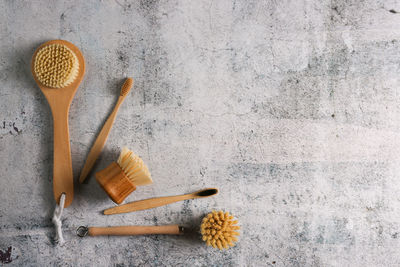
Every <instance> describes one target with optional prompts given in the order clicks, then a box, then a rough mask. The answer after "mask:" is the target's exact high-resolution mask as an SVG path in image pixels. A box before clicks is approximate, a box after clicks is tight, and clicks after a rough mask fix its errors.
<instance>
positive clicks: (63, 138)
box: [53, 107, 74, 207]
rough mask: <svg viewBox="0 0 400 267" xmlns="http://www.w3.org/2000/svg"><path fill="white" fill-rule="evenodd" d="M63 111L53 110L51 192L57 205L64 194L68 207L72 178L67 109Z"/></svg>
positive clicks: (71, 192)
mask: <svg viewBox="0 0 400 267" xmlns="http://www.w3.org/2000/svg"><path fill="white" fill-rule="evenodd" d="M65 109H66V110H67V111H64V110H62V109H59V110H57V111H56V110H54V109H53V127H54V152H53V153H54V156H53V157H54V158H53V160H54V165H53V192H54V199H55V200H56V202H57V203H59V202H60V197H61V194H62V193H65V204H64V206H65V207H68V206H69V205H70V204H71V202H72V200H73V198H74V178H73V174H72V161H71V148H70V144H69V131H68V107H65Z"/></svg>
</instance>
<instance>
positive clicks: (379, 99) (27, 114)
mask: <svg viewBox="0 0 400 267" xmlns="http://www.w3.org/2000/svg"><path fill="white" fill-rule="evenodd" d="M399 12H400V3H399V2H397V1H375V0H365V1H355V0H350V1H336V0H331V1H318V0H299V1H244V0H243V1H242V0H240V1H235V0H229V1H228V0H218V1H217V0H214V1H184V0H180V1H123V0H118V1H94V0H90V1H41V2H39V1H11V0H10V1H1V2H0V43H1V46H0V97H1V98H0V99H1V100H0V103H1V105H0V156H1V160H0V174H1V178H0V249H1V250H2V251H3V252H4V253H5V252H6V250H7V249H8V248H9V247H11V259H12V262H11V263H9V264H6V263H5V262H4V261H3V264H4V265H7V266H8V265H14V266H56V265H62V266H69V265H70V266H112V265H115V266H399V265H400V253H399V249H400V241H399V240H400V203H399V200H400V197H399V193H398V192H399V188H400V167H399V161H400V152H399V151H400V149H399V147H400V94H399V88H400V81H399V77H400V67H399V66H400V63H399V62H400V27H399V25H400V13H399ZM57 38H61V39H66V40H69V41H71V42H73V43H75V44H76V45H77V46H78V47H79V48H80V49H81V50H82V52H83V54H84V56H85V57H86V64H87V73H86V76H85V78H84V81H83V83H82V85H81V87H80V88H79V90H78V92H77V94H76V97H75V98H74V100H73V103H72V106H71V110H70V116H69V118H70V134H71V149H72V158H73V167H74V175H75V178H77V177H78V175H79V172H80V170H81V168H82V166H83V162H84V160H85V158H86V156H87V153H88V151H89V149H90V146H91V144H92V142H93V141H94V139H95V136H96V134H97V133H98V132H99V129H100V128H101V126H102V124H103V122H104V120H105V118H106V117H107V115H108V114H109V112H110V110H111V108H112V106H113V105H114V103H115V101H116V99H117V94H118V92H119V87H120V85H121V84H122V81H123V78H124V77H126V76H132V77H134V79H135V81H136V83H135V89H134V91H133V93H132V94H130V95H129V96H128V98H127V99H126V102H125V103H124V104H123V106H122V108H121V110H120V113H119V117H118V118H117V120H116V123H115V125H114V128H113V130H112V132H111V134H110V137H109V140H108V142H107V144H106V147H105V150H104V152H103V154H102V156H101V158H100V160H99V162H98V164H97V166H96V168H95V170H100V169H102V168H104V167H105V166H106V165H108V164H109V163H110V162H111V161H112V160H115V158H116V157H117V155H118V153H119V149H120V148H121V147H122V146H125V145H126V146H128V147H130V148H131V149H133V150H134V151H136V152H137V153H138V154H139V155H141V156H142V158H143V159H144V160H145V162H146V163H147V164H148V166H149V168H150V170H151V172H152V175H153V179H154V184H153V185H151V186H147V187H140V188H138V189H137V191H136V192H134V193H133V194H132V195H131V196H129V198H128V199H127V201H133V200H139V199H144V198H149V197H155V196H166V195H174V194H181V193H188V192H192V191H195V190H198V189H201V188H203V187H210V186H215V187H218V188H219V189H220V194H219V195H218V196H217V197H215V198H211V199H207V200H197V201H186V202H182V203H176V204H172V205H169V206H166V207H161V208H157V209H152V210H147V211H140V212H137V213H132V214H126V215H117V216H104V215H101V213H100V212H101V211H102V210H103V209H104V208H107V207H110V206H113V203H112V202H111V200H109V199H108V198H107V196H106V195H105V193H104V192H103V191H102V189H101V188H100V187H99V186H98V185H97V183H96V181H95V179H94V176H93V175H91V177H89V180H88V182H87V183H86V184H84V185H80V186H78V185H76V194H75V199H74V202H73V204H72V205H71V206H70V207H69V208H67V209H66V210H65V213H64V216H63V223H64V228H63V229H64V234H65V238H66V239H67V244H66V245H65V246H63V247H59V246H55V245H54V243H53V237H54V229H53V226H52V224H51V220H50V218H51V213H52V211H53V209H54V205H55V202H54V200H53V197H52V177H51V173H52V150H53V148H52V138H53V137H52V119H51V114H50V109H49V107H48V105H47V103H46V100H45V98H44V97H43V95H42V93H41V92H40V90H39V88H38V87H37V86H36V84H35V83H34V81H33V79H32V77H31V73H30V69H29V63H30V59H31V56H32V54H33V51H34V49H35V48H36V47H37V46H38V45H39V44H40V43H42V42H44V41H47V40H50V39H57ZM212 209H223V210H227V211H230V212H232V213H233V214H235V215H236V217H237V218H238V219H239V221H240V224H241V226H242V231H241V233H242V235H241V238H240V241H239V243H238V244H237V246H236V247H235V248H232V249H230V250H228V251H223V252H220V251H216V250H213V249H211V248H208V247H206V246H205V245H204V244H203V243H202V241H201V240H200V238H199V236H198V235H197V234H190V235H188V236H182V237H181V236H179V237H175V236H142V237H121V238H118V237H99V238H86V239H79V238H78V237H76V236H75V235H74V230H75V229H76V227H77V226H79V225H98V226H104V225H124V224H125V225H129V224H132V225H133V224H137V225H141V224H144V225H153V224H158V225H161V224H171V223H179V224H183V225H186V226H188V227H193V228H194V227H196V226H198V225H199V222H200V220H201V218H202V216H204V214H206V213H207V212H209V211H211V210H212ZM3 258H4V257H3ZM0 265H1V263H0Z"/></svg>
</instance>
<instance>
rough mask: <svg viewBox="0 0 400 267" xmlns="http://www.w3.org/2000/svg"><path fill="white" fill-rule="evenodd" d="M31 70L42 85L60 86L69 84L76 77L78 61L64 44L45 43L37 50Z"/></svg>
mask: <svg viewBox="0 0 400 267" xmlns="http://www.w3.org/2000/svg"><path fill="white" fill-rule="evenodd" d="M33 71H34V72H35V75H36V77H37V79H38V80H39V82H40V83H42V84H43V85H45V86H47V87H51V88H62V87H65V86H68V85H70V84H71V83H72V82H73V81H74V80H75V78H76V77H77V75H78V71H79V61H78V58H77V57H76V55H75V54H74V52H72V51H71V49H69V48H68V47H66V46H65V45H62V44H51V45H46V46H44V47H42V48H41V49H40V50H39V51H38V52H37V54H36V57H35V59H34V67H33Z"/></svg>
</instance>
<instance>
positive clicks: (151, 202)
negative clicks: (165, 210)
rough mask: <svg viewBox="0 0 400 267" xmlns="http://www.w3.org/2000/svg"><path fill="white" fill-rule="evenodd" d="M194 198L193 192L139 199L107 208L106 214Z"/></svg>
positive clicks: (148, 207)
mask: <svg viewBox="0 0 400 267" xmlns="http://www.w3.org/2000/svg"><path fill="white" fill-rule="evenodd" d="M192 198H196V196H193V195H192V194H187V195H180V196H172V197H156V198H149V199H145V200H139V201H135V202H131V203H128V204H124V205H121V206H117V207H114V208H111V209H107V210H105V211H104V214H105V215H111V214H119V213H126V212H131V211H138V210H146V209H152V208H156V207H161V206H164V205H167V204H171V203H174V202H178V201H182V200H187V199H192Z"/></svg>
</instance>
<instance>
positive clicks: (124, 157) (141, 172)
mask: <svg viewBox="0 0 400 267" xmlns="http://www.w3.org/2000/svg"><path fill="white" fill-rule="evenodd" d="M117 163H118V165H119V166H120V167H121V169H122V170H123V171H124V173H125V175H126V176H127V177H128V178H129V180H131V182H132V183H133V184H134V185H135V186H141V185H148V184H152V183H153V180H152V179H151V175H150V172H149V170H148V169H147V166H146V164H144V162H143V160H142V159H141V158H140V157H139V156H137V155H135V153H133V151H131V150H129V149H128V148H126V147H124V148H123V149H122V151H121V154H120V155H119V158H118V161H117Z"/></svg>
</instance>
